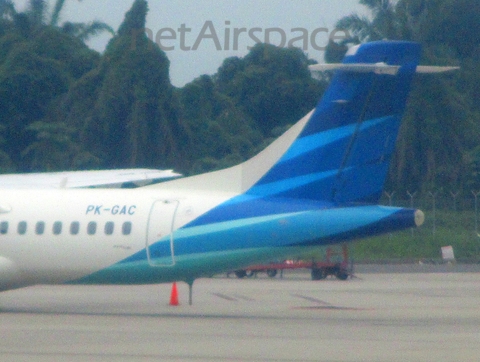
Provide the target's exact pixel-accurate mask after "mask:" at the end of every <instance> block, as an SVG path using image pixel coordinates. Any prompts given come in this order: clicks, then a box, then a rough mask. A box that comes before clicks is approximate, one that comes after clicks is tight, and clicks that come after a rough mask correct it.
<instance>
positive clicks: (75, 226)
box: [70, 221, 80, 235]
mask: <svg viewBox="0 0 480 362" xmlns="http://www.w3.org/2000/svg"><path fill="white" fill-rule="evenodd" d="M79 231H80V223H79V222H78V221H73V222H72V223H71V224H70V234H72V235H77V234H78V232H79Z"/></svg>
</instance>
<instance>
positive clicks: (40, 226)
mask: <svg viewBox="0 0 480 362" xmlns="http://www.w3.org/2000/svg"><path fill="white" fill-rule="evenodd" d="M44 232H45V222H43V221H39V222H37V224H36V225H35V233H36V234H37V235H42V234H43V233H44Z"/></svg>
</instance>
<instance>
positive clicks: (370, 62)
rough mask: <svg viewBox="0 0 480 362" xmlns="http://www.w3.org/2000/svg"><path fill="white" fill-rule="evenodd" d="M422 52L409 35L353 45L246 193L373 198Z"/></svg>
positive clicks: (335, 200)
mask: <svg viewBox="0 0 480 362" xmlns="http://www.w3.org/2000/svg"><path fill="white" fill-rule="evenodd" d="M419 59H420V46H419V45H418V44H416V43H411V42H383V41H382V42H373V43H367V44H362V45H359V46H356V47H353V48H351V49H350V51H349V52H348V53H347V54H346V56H345V59H344V61H343V64H342V65H341V66H339V67H338V69H339V70H338V71H337V72H336V74H335V76H334V77H333V80H332V82H331V84H330V86H329V88H328V90H327V91H326V93H325V94H324V96H323V98H322V100H321V101H320V103H319V104H318V106H317V107H316V109H315V110H314V112H313V114H312V115H311V117H310V119H309V120H308V122H307V123H306V125H305V127H304V128H303V129H302V130H301V132H300V134H299V135H298V137H297V138H296V139H295V140H294V141H293V143H292V144H291V145H290V147H289V148H288V150H287V151H286V152H285V153H284V154H283V155H282V157H281V158H280V159H279V160H278V161H277V162H276V163H275V164H274V165H273V166H272V167H271V168H270V169H269V170H268V171H267V172H266V173H265V174H264V175H263V176H262V177H261V178H260V179H259V180H258V181H257V182H256V183H255V184H254V185H253V186H252V187H251V188H250V189H249V190H248V191H247V193H248V194H251V195H257V196H260V195H267V194H268V195H269V196H276V197H277V196H278V197H288V198H299V199H309V200H319V201H329V202H332V203H335V204H345V203H357V202H358V203H376V202H378V199H379V197H380V196H381V193H382V190H383V185H384V182H385V178H386V174H387V171H388V167H389V162H390V159H391V156H392V154H393V152H394V150H395V142H396V138H397V135H398V130H399V126H400V121H401V118H402V115H403V112H404V109H405V104H406V100H407V96H408V93H409V89H410V84H411V80H412V77H413V75H414V74H415V72H416V67H417V65H418V62H419Z"/></svg>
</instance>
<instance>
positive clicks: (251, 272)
mask: <svg viewBox="0 0 480 362" xmlns="http://www.w3.org/2000/svg"><path fill="white" fill-rule="evenodd" d="M245 275H246V276H247V278H251V277H254V276H255V272H254V271H253V270H247V271H245Z"/></svg>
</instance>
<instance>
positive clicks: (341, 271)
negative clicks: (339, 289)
mask: <svg viewBox="0 0 480 362" xmlns="http://www.w3.org/2000/svg"><path fill="white" fill-rule="evenodd" d="M335 276H336V277H337V279H340V280H347V279H348V272H347V271H346V270H345V269H338V270H337V272H336V273H335Z"/></svg>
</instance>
